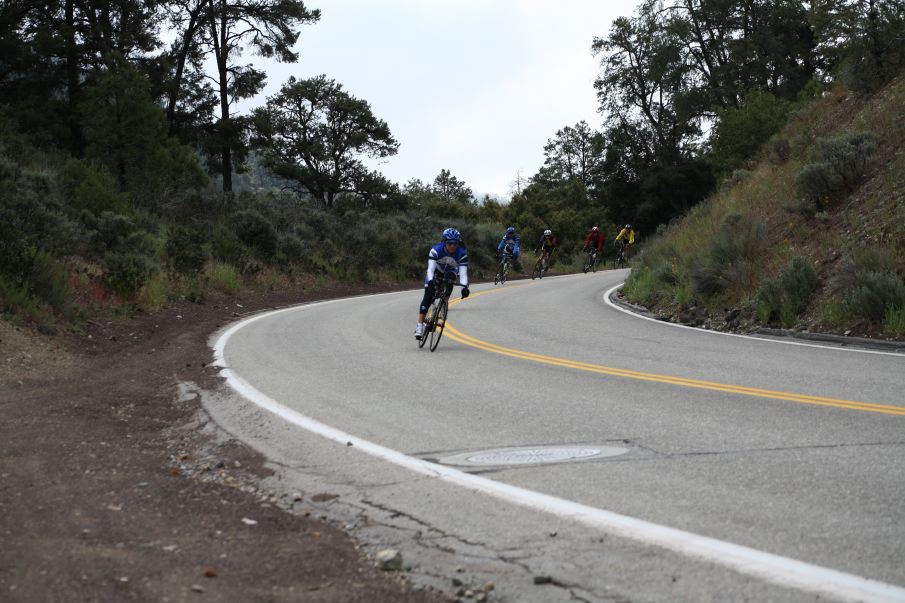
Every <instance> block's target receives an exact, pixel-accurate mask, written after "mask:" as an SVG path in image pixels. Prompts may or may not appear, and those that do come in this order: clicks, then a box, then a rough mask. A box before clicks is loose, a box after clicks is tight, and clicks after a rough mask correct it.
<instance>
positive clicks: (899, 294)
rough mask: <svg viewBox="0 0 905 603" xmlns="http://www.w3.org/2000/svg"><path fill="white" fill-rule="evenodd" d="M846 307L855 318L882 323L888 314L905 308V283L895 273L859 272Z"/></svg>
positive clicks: (849, 292) (848, 295)
mask: <svg viewBox="0 0 905 603" xmlns="http://www.w3.org/2000/svg"><path fill="white" fill-rule="evenodd" d="M846 305H847V306H848V308H849V310H850V311H851V313H852V314H853V315H854V316H857V317H859V318H865V319H867V320H870V321H871V322H877V323H882V322H883V320H884V319H885V318H886V315H887V313H889V312H896V311H899V310H900V309H901V308H903V307H905V282H903V280H902V278H901V277H900V276H898V275H897V274H895V273H893V272H879V271H869V272H868V271H865V272H859V273H858V275H857V277H856V279H855V284H854V286H853V287H852V288H851V289H850V290H849V291H848V292H847V296H846Z"/></svg>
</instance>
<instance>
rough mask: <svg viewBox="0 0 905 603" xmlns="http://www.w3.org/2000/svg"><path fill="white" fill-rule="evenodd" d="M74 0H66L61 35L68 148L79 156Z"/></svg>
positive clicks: (82, 148) (80, 138)
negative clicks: (64, 58) (64, 52)
mask: <svg viewBox="0 0 905 603" xmlns="http://www.w3.org/2000/svg"><path fill="white" fill-rule="evenodd" d="M73 4H74V0H66V24H65V26H64V27H63V35H64V36H65V39H66V92H67V97H68V102H69V116H68V121H69V134H70V136H71V138H72V140H70V143H69V144H70V150H71V152H72V154H73V155H75V156H76V157H81V156H82V155H83V154H84V151H85V142H84V140H83V139H82V126H81V124H80V123H79V119H78V102H79V65H78V52H77V50H76V47H75V9H74V6H73Z"/></svg>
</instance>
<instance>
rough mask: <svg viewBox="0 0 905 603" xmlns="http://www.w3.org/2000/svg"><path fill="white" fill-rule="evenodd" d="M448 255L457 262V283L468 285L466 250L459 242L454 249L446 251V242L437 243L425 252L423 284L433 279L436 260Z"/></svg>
mask: <svg viewBox="0 0 905 603" xmlns="http://www.w3.org/2000/svg"><path fill="white" fill-rule="evenodd" d="M446 257H450V258H452V259H454V260H455V261H456V262H458V264H459V283H461V285H462V286H463V287H467V286H468V251H467V250H466V249H465V246H463V245H462V244H461V243H459V244H458V245H457V246H456V249H455V251H453V252H452V253H448V252H447V251H446V243H442V242H441V243H437V244H436V245H434V246H433V247H431V249H430V251H429V252H428V254H427V276H426V277H425V279H424V284H425V285H428V284H429V283H430V282H431V281H432V280H433V279H434V273H435V272H436V270H437V260H442V259H443V258H446Z"/></svg>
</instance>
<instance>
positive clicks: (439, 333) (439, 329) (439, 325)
mask: <svg viewBox="0 0 905 603" xmlns="http://www.w3.org/2000/svg"><path fill="white" fill-rule="evenodd" d="M448 310H449V306H448V300H447V299H446V298H443V299H441V300H440V304H439V306H438V307H437V314H436V318H435V319H434V328H433V329H431V345H430V350H431V352H433V351H434V350H436V349H437V346H438V345H440V338H441V337H443V327H445V326H446V313H447V311H448Z"/></svg>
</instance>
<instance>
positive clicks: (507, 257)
mask: <svg viewBox="0 0 905 603" xmlns="http://www.w3.org/2000/svg"><path fill="white" fill-rule="evenodd" d="M511 270H512V253H511V252H510V251H509V250H508V249H507V250H505V251H503V257H502V258H500V263H499V265H498V266H497V271H496V276H494V277H493V284H494V285H505V284H506V279H507V278H508V277H509V272H510V271H511Z"/></svg>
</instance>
